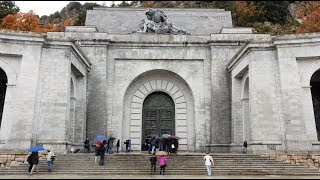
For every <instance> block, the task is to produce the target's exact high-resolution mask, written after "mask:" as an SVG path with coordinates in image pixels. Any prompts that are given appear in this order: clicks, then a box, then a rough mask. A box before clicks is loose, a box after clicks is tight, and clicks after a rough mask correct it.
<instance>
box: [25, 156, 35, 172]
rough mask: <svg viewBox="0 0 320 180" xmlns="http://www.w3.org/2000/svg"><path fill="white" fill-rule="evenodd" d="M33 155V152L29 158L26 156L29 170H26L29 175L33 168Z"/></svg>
mask: <svg viewBox="0 0 320 180" xmlns="http://www.w3.org/2000/svg"><path fill="white" fill-rule="evenodd" d="M34 155H35V152H32V153H31V154H30V155H29V156H28V159H27V161H28V163H29V169H28V172H29V173H30V172H31V169H32V166H33V163H32V158H33V156H34Z"/></svg>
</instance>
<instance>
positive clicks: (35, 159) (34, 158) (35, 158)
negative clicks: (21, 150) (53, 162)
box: [30, 152, 39, 174]
mask: <svg viewBox="0 0 320 180" xmlns="http://www.w3.org/2000/svg"><path fill="white" fill-rule="evenodd" d="M32 153H34V155H33V156H32V164H33V165H32V169H31V171H30V174H32V173H33V171H34V170H35V169H37V173H39V166H38V164H39V156H38V152H32Z"/></svg>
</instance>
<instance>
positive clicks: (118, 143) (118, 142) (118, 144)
mask: <svg viewBox="0 0 320 180" xmlns="http://www.w3.org/2000/svg"><path fill="white" fill-rule="evenodd" d="M116 146H117V153H119V148H120V139H118V141H117V145H116Z"/></svg>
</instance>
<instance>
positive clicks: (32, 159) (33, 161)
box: [28, 146, 45, 174]
mask: <svg viewBox="0 0 320 180" xmlns="http://www.w3.org/2000/svg"><path fill="white" fill-rule="evenodd" d="M43 150H45V149H44V148H43V147H42V146H33V147H31V148H30V149H29V150H28V151H29V152H32V153H31V155H30V156H29V157H28V162H29V164H30V167H32V168H31V170H30V174H32V173H33V171H34V169H35V168H37V173H39V167H38V164H39V156H38V151H43ZM30 167H29V169H30Z"/></svg>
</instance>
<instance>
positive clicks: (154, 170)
mask: <svg viewBox="0 0 320 180" xmlns="http://www.w3.org/2000/svg"><path fill="white" fill-rule="evenodd" d="M150 163H151V171H150V175H151V174H152V169H153V174H155V173H156V163H157V157H156V156H155V155H152V156H151V157H150Z"/></svg>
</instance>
